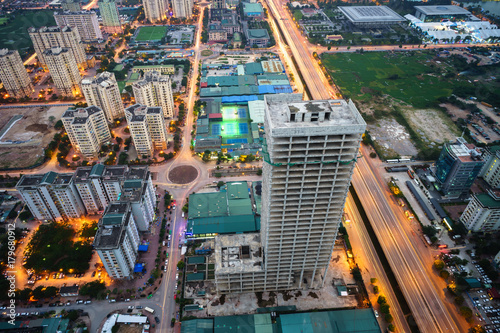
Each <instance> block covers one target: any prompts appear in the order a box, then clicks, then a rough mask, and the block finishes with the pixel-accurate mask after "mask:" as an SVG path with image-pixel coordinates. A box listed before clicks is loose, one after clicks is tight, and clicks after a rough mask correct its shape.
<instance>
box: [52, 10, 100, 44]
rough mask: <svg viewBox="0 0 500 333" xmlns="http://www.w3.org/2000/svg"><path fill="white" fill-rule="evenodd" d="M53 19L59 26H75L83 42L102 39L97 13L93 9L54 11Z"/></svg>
mask: <svg viewBox="0 0 500 333" xmlns="http://www.w3.org/2000/svg"><path fill="white" fill-rule="evenodd" d="M54 19H55V20H56V24H57V25H58V26H60V27H64V26H67V25H69V26H70V27H72V28H76V29H77V30H78V32H79V33H80V37H81V39H82V41H84V42H85V43H93V42H97V41H99V40H102V39H103V37H102V33H101V30H100V29H99V21H98V20H97V14H96V13H95V12H93V11H86V10H83V11H79V12H70V11H64V12H55V13H54Z"/></svg>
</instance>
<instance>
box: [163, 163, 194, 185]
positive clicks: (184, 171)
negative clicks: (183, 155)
mask: <svg viewBox="0 0 500 333" xmlns="http://www.w3.org/2000/svg"><path fill="white" fill-rule="evenodd" d="M167 177H168V179H169V180H170V181H171V182H172V183H174V184H189V183H191V182H193V181H195V180H196V178H198V169H196V168H195V167H194V166H192V165H179V166H176V167H174V168H172V169H171V170H170V171H169V172H168V175H167Z"/></svg>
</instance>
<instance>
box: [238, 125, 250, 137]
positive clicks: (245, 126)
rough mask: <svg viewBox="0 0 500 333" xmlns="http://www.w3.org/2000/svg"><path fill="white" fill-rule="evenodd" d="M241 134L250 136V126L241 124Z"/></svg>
mask: <svg viewBox="0 0 500 333" xmlns="http://www.w3.org/2000/svg"><path fill="white" fill-rule="evenodd" d="M238 126H239V129H240V134H248V124H247V123H239V124H238Z"/></svg>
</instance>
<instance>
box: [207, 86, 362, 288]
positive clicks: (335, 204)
mask: <svg viewBox="0 0 500 333" xmlns="http://www.w3.org/2000/svg"><path fill="white" fill-rule="evenodd" d="M301 98H302V97H301V95H300V94H277V95H267V96H266V97H265V102H266V105H265V107H266V109H265V119H264V120H265V121H264V122H265V128H266V134H265V139H266V145H265V146H264V149H263V153H264V160H265V163H264V165H263V181H262V216H261V230H260V234H245V235H224V236H217V237H216V245H215V253H216V270H215V279H216V285H217V291H218V293H234V292H255V291H266V290H267V291H269V290H289V289H297V288H302V286H303V284H304V283H306V282H305V281H307V285H308V287H309V288H319V287H320V286H321V285H322V284H323V283H324V277H326V273H327V269H328V264H329V262H330V259H331V254H332V250H333V246H334V243H335V239H336V237H337V231H338V228H339V226H340V222H341V216H342V211H343V208H344V203H345V199H346V196H347V192H348V189H349V185H350V181H351V176H352V173H353V169H354V164H355V163H354V161H355V159H356V156H357V154H358V149H359V144H360V141H361V135H362V134H363V133H364V131H365V129H366V123H365V122H364V120H363V118H362V117H361V115H360V114H359V112H358V110H357V109H356V106H355V105H354V103H353V102H352V101H350V102H346V101H344V100H321V101H302V100H301Z"/></svg>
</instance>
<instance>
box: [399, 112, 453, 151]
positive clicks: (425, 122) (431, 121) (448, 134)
mask: <svg viewBox="0 0 500 333" xmlns="http://www.w3.org/2000/svg"><path fill="white" fill-rule="evenodd" d="M403 113H404V114H405V117H406V119H408V122H409V123H410V126H411V127H412V128H413V129H414V130H416V131H417V132H418V133H419V134H420V136H421V137H422V139H424V141H426V140H427V141H429V142H436V143H444V142H446V141H450V140H455V138H456V137H457V135H459V134H460V133H459V132H458V129H457V127H456V126H455V124H454V123H453V121H451V119H450V118H449V117H448V115H446V114H444V113H443V112H440V111H439V110H434V109H413V108H404V109H403Z"/></svg>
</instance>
